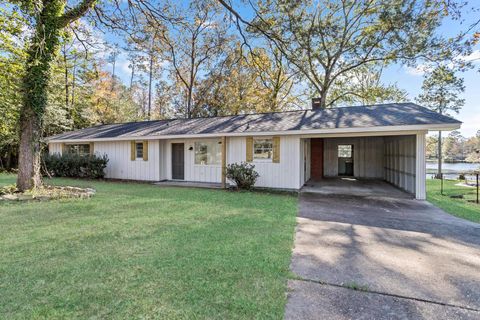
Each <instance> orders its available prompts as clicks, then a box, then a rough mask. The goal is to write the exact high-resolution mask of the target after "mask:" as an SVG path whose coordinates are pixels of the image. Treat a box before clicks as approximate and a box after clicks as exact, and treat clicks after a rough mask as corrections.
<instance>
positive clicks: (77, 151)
mask: <svg viewBox="0 0 480 320" xmlns="http://www.w3.org/2000/svg"><path fill="white" fill-rule="evenodd" d="M66 146H67V150H66V153H67V154H76V155H79V156H89V155H90V152H91V150H90V143H69V144H67V145H66ZM75 147H76V149H75ZM80 147H82V148H86V149H87V150H88V152H86V153H85V152H80ZM72 149H73V150H72Z"/></svg>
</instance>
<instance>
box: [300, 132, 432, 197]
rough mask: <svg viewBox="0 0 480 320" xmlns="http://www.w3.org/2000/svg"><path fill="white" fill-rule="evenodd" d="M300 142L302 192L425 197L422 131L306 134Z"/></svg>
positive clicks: (423, 138)
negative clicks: (369, 133)
mask: <svg viewBox="0 0 480 320" xmlns="http://www.w3.org/2000/svg"><path fill="white" fill-rule="evenodd" d="M303 146H304V150H303V160H304V179H305V180H304V187H303V191H309V192H317V193H325V194H326V193H329V194H351V195H367V196H371V195H377V196H391V197H408V196H409V197H413V196H414V197H415V198H416V199H422V200H423V199H425V179H426V174H425V132H412V133H408V134H399V133H395V132H387V133H383V134H381V135H380V134H378V135H377V134H374V133H372V134H371V135H367V136H355V135H352V136H345V135H343V136H335V137H331V136H323V137H322V136H317V137H313V136H312V137H305V138H304V139H303ZM400 190H401V191H400Z"/></svg>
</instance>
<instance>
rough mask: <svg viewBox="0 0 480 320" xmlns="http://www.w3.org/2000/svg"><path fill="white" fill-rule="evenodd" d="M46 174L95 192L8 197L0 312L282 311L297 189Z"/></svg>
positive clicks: (2, 223)
mask: <svg viewBox="0 0 480 320" xmlns="http://www.w3.org/2000/svg"><path fill="white" fill-rule="evenodd" d="M14 180H15V177H14V176H13V175H5V174H3V175H0V185H6V184H11V183H13V182H14ZM48 183H53V184H66V185H75V186H91V187H94V188H95V189H97V195H96V196H95V197H93V198H92V199H88V200H76V199H75V200H73V199H72V200H56V201H50V202H28V203H17V202H15V203H14V202H10V203H5V202H3V203H0V314H1V315H2V316H1V318H3V319H31V318H49V319H52V318H58V319H60V318H61V319H65V318H96V319H105V318H115V319H125V318H137V319H138V318H142V319H143V318H148V319H151V318H163V319H205V318H209V319H253V318H272V319H279V318H282V316H283V312H284V305H285V302H286V295H285V292H286V280H287V277H288V275H289V262H290V254H291V248H292V246H293V234H294V226H295V215H296V212H297V198H296V197H295V196H292V195H288V194H283V195H281V194H268V193H235V192H228V191H222V190H206V189H182V188H160V187H155V186H151V185H148V184H135V183H114V182H92V181H80V180H68V179H54V180H53V181H49V182H48Z"/></svg>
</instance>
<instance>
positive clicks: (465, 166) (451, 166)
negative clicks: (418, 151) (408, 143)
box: [427, 161, 480, 173]
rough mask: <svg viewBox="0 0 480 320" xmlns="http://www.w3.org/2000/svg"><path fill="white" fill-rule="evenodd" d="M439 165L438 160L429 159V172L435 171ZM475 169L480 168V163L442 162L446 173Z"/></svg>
mask: <svg viewBox="0 0 480 320" xmlns="http://www.w3.org/2000/svg"><path fill="white" fill-rule="evenodd" d="M437 167H438V164H437V161H427V172H435V171H436V170H437ZM475 170H480V163H463V162H457V163H445V162H444V163H442V171H443V172H444V173H461V172H471V171H475Z"/></svg>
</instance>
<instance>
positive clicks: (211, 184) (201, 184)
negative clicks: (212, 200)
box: [154, 180, 228, 189]
mask: <svg viewBox="0 0 480 320" xmlns="http://www.w3.org/2000/svg"><path fill="white" fill-rule="evenodd" d="M154 185H156V186H160V187H185V188H207V189H221V188H222V184H221V183H214V182H194V181H180V180H166V181H159V182H155V183H154ZM227 187H228V186H227Z"/></svg>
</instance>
